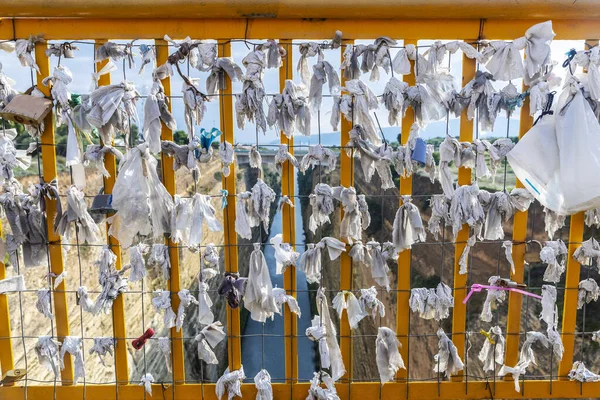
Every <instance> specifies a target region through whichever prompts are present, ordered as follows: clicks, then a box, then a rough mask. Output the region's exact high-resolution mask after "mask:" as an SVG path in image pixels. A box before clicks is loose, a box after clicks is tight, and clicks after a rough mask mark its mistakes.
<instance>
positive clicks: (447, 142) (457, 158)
mask: <svg viewBox="0 0 600 400" xmlns="http://www.w3.org/2000/svg"><path fill="white" fill-rule="evenodd" d="M439 152H440V163H439V169H438V173H439V177H438V179H439V181H440V184H441V185H442V190H443V191H444V195H445V196H446V198H448V199H450V198H452V196H453V195H454V176H453V174H452V172H451V171H450V163H451V162H454V165H455V166H456V167H457V168H459V167H460V166H461V164H462V163H461V143H460V142H459V141H458V140H456V139H454V138H452V137H450V136H449V135H446V138H445V139H444V141H443V142H442V143H441V144H440V150H439Z"/></svg>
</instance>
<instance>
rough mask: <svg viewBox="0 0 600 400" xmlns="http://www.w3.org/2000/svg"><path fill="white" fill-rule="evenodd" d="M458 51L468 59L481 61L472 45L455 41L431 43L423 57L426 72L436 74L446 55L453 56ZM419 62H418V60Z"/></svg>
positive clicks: (479, 55) (480, 56) (479, 54)
mask: <svg viewBox="0 0 600 400" xmlns="http://www.w3.org/2000/svg"><path fill="white" fill-rule="evenodd" d="M458 50H461V51H462V52H463V54H464V55H465V56H466V57H468V58H470V59H472V60H473V59H475V60H477V61H479V62H481V60H482V55H481V53H479V52H478V51H477V50H476V49H475V48H474V47H473V46H472V45H470V44H469V43H467V42H463V41H460V40H455V41H453V42H447V43H442V42H441V41H439V40H436V41H435V42H433V44H432V45H431V47H429V48H428V49H427V50H425V53H423V56H427V72H428V73H433V72H437V71H438V69H440V68H445V66H444V67H442V63H443V62H444V58H445V56H446V53H449V54H454V53H456V52H457V51H458ZM419 61H420V60H419Z"/></svg>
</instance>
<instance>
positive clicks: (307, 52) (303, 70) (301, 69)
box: [296, 42, 323, 86]
mask: <svg viewBox="0 0 600 400" xmlns="http://www.w3.org/2000/svg"><path fill="white" fill-rule="evenodd" d="M298 49H299V51H300V59H299V60H298V64H297V66H296V71H298V73H299V74H300V79H301V80H302V83H303V84H305V85H306V86H308V85H309V84H310V80H311V76H310V70H309V68H308V58H310V57H314V56H318V61H317V62H319V61H322V60H323V49H322V47H321V44H320V43H317V42H306V43H300V45H299V46H298Z"/></svg>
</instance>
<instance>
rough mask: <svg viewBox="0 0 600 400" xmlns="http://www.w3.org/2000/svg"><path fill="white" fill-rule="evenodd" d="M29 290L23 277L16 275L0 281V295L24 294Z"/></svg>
mask: <svg viewBox="0 0 600 400" xmlns="http://www.w3.org/2000/svg"><path fill="white" fill-rule="evenodd" d="M25 290H27V288H26V287H25V280H24V279H23V275H15V276H11V277H10V278H6V279H2V280H0V294H7V293H15V292H22V291H25Z"/></svg>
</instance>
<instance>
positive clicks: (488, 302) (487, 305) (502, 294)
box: [479, 276, 506, 322]
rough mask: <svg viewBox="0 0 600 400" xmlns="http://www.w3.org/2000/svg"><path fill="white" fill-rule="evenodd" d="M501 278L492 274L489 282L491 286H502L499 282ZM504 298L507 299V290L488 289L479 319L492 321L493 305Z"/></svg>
mask: <svg viewBox="0 0 600 400" xmlns="http://www.w3.org/2000/svg"><path fill="white" fill-rule="evenodd" d="M501 280H502V278H500V277H499V276H490V278H489V279H488V283H489V285H490V286H500V284H499V283H500V282H501ZM504 300H506V290H496V289H487V295H486V297H485V301H484V302H483V307H482V308H481V315H479V319H480V320H482V321H485V322H492V318H493V315H492V305H493V304H496V303H498V304H500V303H502V302H503V301H504Z"/></svg>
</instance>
